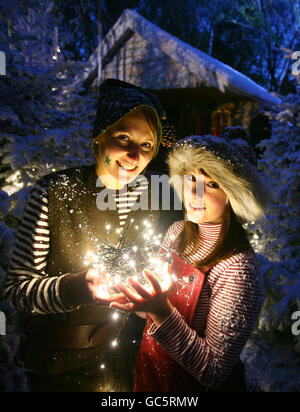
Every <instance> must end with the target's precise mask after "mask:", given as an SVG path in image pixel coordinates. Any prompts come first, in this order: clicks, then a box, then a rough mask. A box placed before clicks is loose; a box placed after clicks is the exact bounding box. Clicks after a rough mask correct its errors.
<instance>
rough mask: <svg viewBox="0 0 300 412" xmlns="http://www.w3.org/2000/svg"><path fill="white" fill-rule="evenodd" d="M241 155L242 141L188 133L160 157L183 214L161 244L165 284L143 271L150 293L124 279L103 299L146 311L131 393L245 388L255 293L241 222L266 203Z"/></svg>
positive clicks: (245, 149)
mask: <svg viewBox="0 0 300 412" xmlns="http://www.w3.org/2000/svg"><path fill="white" fill-rule="evenodd" d="M249 149H250V147H249V146H247V143H246V142H244V141H241V140H240V141H232V142H230V141H226V140H225V139H224V138H218V137H216V138H214V137H212V136H209V137H199V136H194V137H190V138H187V139H184V140H183V141H181V142H178V144H176V145H175V147H174V149H173V151H172V152H171V153H170V155H169V159H168V163H169V168H170V176H171V183H172V184H173V185H174V187H175V190H176V193H177V194H178V196H179V197H180V198H181V200H182V202H183V204H184V210H185V219H184V221H178V222H175V223H174V224H173V225H172V226H171V227H170V228H169V230H168V232H167V234H166V236H165V239H164V242H163V247H164V249H166V250H170V251H171V252H172V253H171V255H172V259H171V261H170V264H171V269H172V270H171V271H170V272H169V280H170V282H169V284H170V287H169V288H168V289H167V290H163V289H162V286H161V285H160V283H159V282H158V280H157V278H156V277H155V276H154V275H153V274H152V273H150V272H148V271H145V272H144V273H145V276H146V277H147V279H148V280H149V282H150V283H151V285H152V291H149V289H146V288H144V287H143V286H142V285H141V284H139V283H137V282H136V281H134V280H133V279H131V281H130V287H124V286H123V285H119V286H118V289H119V290H120V291H121V292H122V295H121V294H120V295H118V296H117V297H115V302H113V303H111V306H112V307H115V308H118V309H121V310H124V311H139V312H146V313H147V322H146V327H145V330H144V334H143V340H142V344H141V346H140V350H139V353H138V357H137V362H136V369H135V391H137V392H139V391H147V392H148V391H156V392H164V391H165V392H169V391H172V392H190V391H213V392H215V391H217V392H230V391H232V392H239V391H241V392H243V391H246V388H245V380H244V371H243V365H242V363H241V361H240V354H241V352H242V349H243V347H244V346H245V344H246V342H247V340H248V339H249V337H250V335H251V333H252V331H253V329H254V327H255V326H256V324H257V321H258V316H259V313H260V309H261V305H262V300H263V296H262V288H261V282H260V277H259V268H258V264H257V260H256V257H255V254H254V251H253V250H252V248H251V245H250V243H249V240H248V238H247V234H246V231H245V230H244V228H243V226H242V223H243V222H246V221H250V222H252V221H254V220H255V219H257V218H258V217H260V216H261V215H262V214H263V210H264V208H265V206H266V204H267V202H268V192H267V191H266V189H265V188H264V186H263V184H262V182H261V180H260V178H259V176H258V174H257V172H256V170H255V167H254V166H253V165H251V164H250V162H249V160H248V158H249V156H247V155H248V153H249ZM183 183H185V184H183ZM172 272H173V275H172ZM174 278H175V279H174Z"/></svg>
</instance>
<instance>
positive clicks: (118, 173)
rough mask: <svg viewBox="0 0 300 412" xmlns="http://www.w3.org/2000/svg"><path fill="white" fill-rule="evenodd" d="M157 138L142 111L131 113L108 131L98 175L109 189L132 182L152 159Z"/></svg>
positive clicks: (98, 166)
mask: <svg viewBox="0 0 300 412" xmlns="http://www.w3.org/2000/svg"><path fill="white" fill-rule="evenodd" d="M153 152H154V138H153V134H152V132H151V129H150V127H149V124H148V122H147V120H146V119H145V117H144V116H143V114H141V113H129V114H128V115H127V116H125V117H124V118H123V119H122V120H120V121H119V122H118V123H117V124H116V125H115V126H114V127H112V128H111V130H109V133H108V134H107V135H106V137H105V141H104V142H103V146H102V149H101V154H100V160H99V161H98V163H97V174H98V176H101V177H102V180H103V183H104V185H105V186H106V187H107V188H109V189H121V188H122V187H124V186H125V185H126V184H128V183H130V182H132V181H133V180H134V179H135V178H136V177H137V176H138V175H139V174H140V173H141V172H142V171H143V170H144V169H145V167H146V166H147V165H148V163H149V162H150V161H151V159H152V156H153Z"/></svg>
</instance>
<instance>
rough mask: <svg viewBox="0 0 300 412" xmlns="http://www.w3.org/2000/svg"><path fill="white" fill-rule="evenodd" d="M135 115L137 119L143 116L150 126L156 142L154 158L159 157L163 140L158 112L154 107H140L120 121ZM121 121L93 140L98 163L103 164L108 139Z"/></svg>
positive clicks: (93, 148)
mask: <svg viewBox="0 0 300 412" xmlns="http://www.w3.org/2000/svg"><path fill="white" fill-rule="evenodd" d="M133 114H134V115H136V116H137V117H141V116H143V117H144V118H145V119H146V121H147V123H148V125H149V128H150V131H151V135H152V137H153V141H154V147H153V157H152V158H154V157H155V156H156V155H157V152H158V149H159V144H160V140H161V123H160V120H159V117H158V115H157V113H156V111H155V110H154V109H153V108H152V107H150V106H139V107H137V108H136V109H134V110H131V111H130V112H128V113H127V114H126V115H125V116H124V117H122V118H121V119H119V121H121V120H123V119H124V118H125V117H126V116H129V115H133ZM119 121H118V122H116V123H114V124H113V125H111V126H110V127H109V128H108V129H106V130H105V131H104V132H103V133H101V134H100V135H99V136H97V137H96V139H94V140H93V142H92V150H93V153H94V156H95V158H96V160H97V161H98V162H99V161H100V162H101V159H102V157H103V154H104V150H103V148H104V144H105V142H106V139H108V138H109V137H110V134H111V130H112V128H115V127H116V126H117V124H118V123H119Z"/></svg>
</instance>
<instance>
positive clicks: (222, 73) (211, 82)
mask: <svg viewBox="0 0 300 412" xmlns="http://www.w3.org/2000/svg"><path fill="white" fill-rule="evenodd" d="M132 32H136V33H138V34H139V35H140V36H142V37H143V38H145V39H146V40H147V41H149V42H151V43H152V44H153V45H154V46H155V47H158V48H159V49H160V50H161V51H162V52H164V53H165V54H166V55H168V56H169V57H170V58H171V59H174V60H176V61H177V62H179V63H180V64H181V65H183V66H184V67H186V68H187V69H188V70H189V71H190V72H191V73H193V74H195V75H198V76H199V85H200V81H201V82H203V80H204V81H205V83H206V84H207V86H209V87H215V88H217V89H218V90H220V91H221V92H223V93H225V92H226V90H228V91H231V92H233V93H236V94H239V95H242V96H245V97H248V98H250V99H252V100H255V101H259V102H260V103H261V104H263V105H274V104H278V103H280V99H279V98H278V97H275V96H273V95H272V94H271V93H270V92H268V90H266V89H265V88H264V87H262V86H260V85H258V84H257V83H256V82H254V81H253V80H251V79H250V78H249V77H247V76H245V75H244V74H242V73H240V72H238V71H237V70H235V69H233V68H232V67H230V66H228V65H227V64H224V63H222V62H220V61H218V60H217V59H214V58H213V57H211V56H209V55H208V54H206V53H204V52H202V51H200V50H198V49H196V48H195V47H193V46H191V45H189V44H187V43H185V42H183V41H182V40H180V39H178V38H177V37H175V36H173V35H171V34H169V33H167V32H166V31H165V30H163V29H161V28H159V27H158V26H156V25H155V24H153V23H151V22H149V21H148V20H146V19H145V18H144V17H142V16H141V15H140V14H139V13H137V12H136V11H133V10H130V9H126V10H124V11H123V13H122V14H121V16H120V18H119V19H118V21H117V22H116V23H115V24H114V26H113V27H112V28H111V29H110V31H109V32H108V33H107V35H106V37H105V39H103V41H102V56H103V58H105V56H106V55H107V54H108V53H109V51H110V50H112V49H113V48H114V47H115V46H116V45H119V44H121V43H122V40H124V41H125V39H126V38H127V36H128V34H129V33H132ZM88 64H89V66H90V68H89V69H88V70H87V71H86V73H85V75H84V76H85V78H87V77H89V75H90V73H91V72H92V71H93V70H94V69H95V67H97V49H96V50H95V51H94V53H93V54H92V55H91V56H90V58H89V61H88ZM200 79H201V80H200Z"/></svg>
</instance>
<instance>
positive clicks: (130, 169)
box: [117, 160, 137, 172]
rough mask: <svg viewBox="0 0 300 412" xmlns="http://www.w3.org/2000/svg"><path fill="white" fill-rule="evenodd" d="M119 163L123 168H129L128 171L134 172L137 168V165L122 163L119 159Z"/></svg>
mask: <svg viewBox="0 0 300 412" xmlns="http://www.w3.org/2000/svg"><path fill="white" fill-rule="evenodd" d="M117 163H118V165H119V166H120V167H122V169H125V170H127V172H133V171H134V170H136V169H137V166H135V165H131V164H128V163H127V164H125V163H121V162H119V161H118V160H117Z"/></svg>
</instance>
